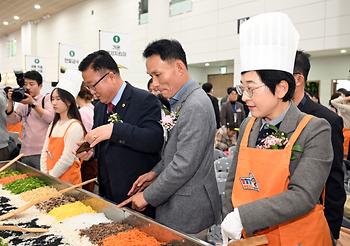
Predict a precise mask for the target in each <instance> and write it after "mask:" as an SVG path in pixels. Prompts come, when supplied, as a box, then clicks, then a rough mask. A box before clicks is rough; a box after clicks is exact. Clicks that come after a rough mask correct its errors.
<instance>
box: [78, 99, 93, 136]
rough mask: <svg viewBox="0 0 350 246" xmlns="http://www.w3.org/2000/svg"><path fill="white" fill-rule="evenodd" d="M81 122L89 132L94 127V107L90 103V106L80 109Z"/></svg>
mask: <svg viewBox="0 0 350 246" xmlns="http://www.w3.org/2000/svg"><path fill="white" fill-rule="evenodd" d="M79 112H80V116H81V121H82V122H83V125H84V127H85V130H86V131H87V132H89V131H91V129H92V125H93V123H94V105H92V103H89V104H88V105H86V106H84V107H81V108H80V109H79Z"/></svg>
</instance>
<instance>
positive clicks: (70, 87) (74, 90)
mask: <svg viewBox="0 0 350 246" xmlns="http://www.w3.org/2000/svg"><path fill="white" fill-rule="evenodd" d="M82 81H83V79H82V77H81V72H80V71H78V70H73V69H68V70H66V71H65V73H64V74H63V77H62V79H60V81H59V82H58V84H57V86H56V88H60V89H63V90H66V91H68V92H69V93H70V94H72V95H73V97H74V98H76V97H77V96H78V93H79V91H80V87H81V83H82Z"/></svg>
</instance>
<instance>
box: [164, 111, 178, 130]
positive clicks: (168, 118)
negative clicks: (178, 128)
mask: <svg viewBox="0 0 350 246" xmlns="http://www.w3.org/2000/svg"><path fill="white" fill-rule="evenodd" d="M162 108H163V111H164V113H165V115H164V116H162V119H161V120H160V124H161V125H162V126H163V128H164V129H166V130H167V131H170V130H171V129H173V127H174V126H175V125H176V121H177V119H178V117H179V112H178V111H176V112H173V111H171V112H170V111H169V110H168V109H167V108H166V107H165V106H164V105H162Z"/></svg>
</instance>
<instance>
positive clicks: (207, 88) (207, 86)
mask: <svg viewBox="0 0 350 246" xmlns="http://www.w3.org/2000/svg"><path fill="white" fill-rule="evenodd" d="M202 89H203V90H204V91H205V92H206V93H209V92H211V90H212V89H213V85H212V84H211V83H209V82H208V83H204V84H203V85H202Z"/></svg>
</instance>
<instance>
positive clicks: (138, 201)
mask: <svg viewBox="0 0 350 246" xmlns="http://www.w3.org/2000/svg"><path fill="white" fill-rule="evenodd" d="M131 202H132V205H131V207H132V208H133V209H135V210H137V211H143V210H145V209H146V206H147V205H148V202H146V200H145V198H144V196H143V192H138V193H136V194H135V195H134V196H133V197H132V200H131Z"/></svg>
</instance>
